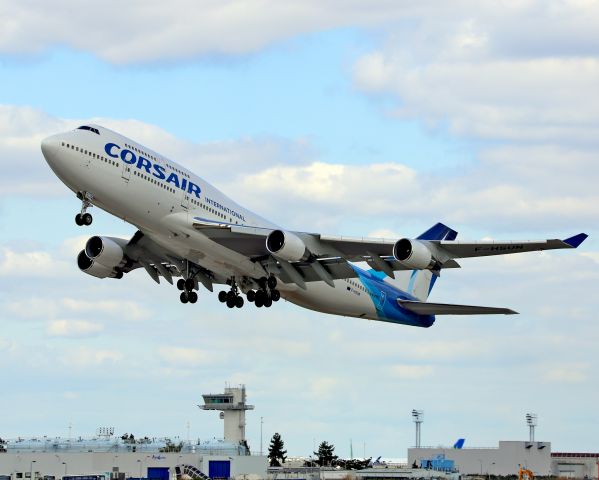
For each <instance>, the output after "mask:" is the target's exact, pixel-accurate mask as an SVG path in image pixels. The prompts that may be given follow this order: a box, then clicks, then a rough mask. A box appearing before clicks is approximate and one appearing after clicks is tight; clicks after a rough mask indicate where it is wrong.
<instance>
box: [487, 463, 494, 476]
mask: <svg viewBox="0 0 599 480" xmlns="http://www.w3.org/2000/svg"><path fill="white" fill-rule="evenodd" d="M493 465H495V462H491V464H490V465H489V470H491V467H492V466H493ZM489 470H487V480H491V473H490V472H489Z"/></svg>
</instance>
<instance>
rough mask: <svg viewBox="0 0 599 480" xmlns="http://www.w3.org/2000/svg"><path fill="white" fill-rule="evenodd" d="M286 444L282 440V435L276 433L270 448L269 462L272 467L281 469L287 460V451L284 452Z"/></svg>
mask: <svg viewBox="0 0 599 480" xmlns="http://www.w3.org/2000/svg"><path fill="white" fill-rule="evenodd" d="M284 446H285V442H283V440H282V439H281V435H279V434H278V433H275V434H274V435H273V436H272V439H271V441H270V446H269V447H268V460H269V462H270V466H271V467H280V466H281V464H282V463H285V460H287V450H283V447H284Z"/></svg>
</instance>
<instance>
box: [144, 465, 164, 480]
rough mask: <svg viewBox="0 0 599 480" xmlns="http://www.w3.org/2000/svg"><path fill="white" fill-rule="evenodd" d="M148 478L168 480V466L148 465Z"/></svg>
mask: <svg viewBox="0 0 599 480" xmlns="http://www.w3.org/2000/svg"><path fill="white" fill-rule="evenodd" d="M148 478H149V479H150V480H169V476H168V467H148Z"/></svg>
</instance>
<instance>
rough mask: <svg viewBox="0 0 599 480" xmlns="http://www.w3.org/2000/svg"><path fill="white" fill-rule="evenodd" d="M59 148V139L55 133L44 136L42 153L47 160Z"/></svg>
mask: <svg viewBox="0 0 599 480" xmlns="http://www.w3.org/2000/svg"><path fill="white" fill-rule="evenodd" d="M57 148H58V140H57V139H56V136H55V135H52V136H51V137H47V138H44V139H43V140H42V153H43V154H44V157H46V160H49V157H50V156H51V155H52V154H53V153H54V152H55V151H56V149H57Z"/></svg>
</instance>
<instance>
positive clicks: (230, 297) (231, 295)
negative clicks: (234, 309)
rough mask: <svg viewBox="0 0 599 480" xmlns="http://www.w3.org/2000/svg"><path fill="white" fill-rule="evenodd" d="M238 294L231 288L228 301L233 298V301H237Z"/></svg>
mask: <svg viewBox="0 0 599 480" xmlns="http://www.w3.org/2000/svg"><path fill="white" fill-rule="evenodd" d="M236 296H237V295H235V292H234V291H233V290H229V291H228V292H227V302H228V301H229V300H231V301H233V302H235V297H236Z"/></svg>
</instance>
